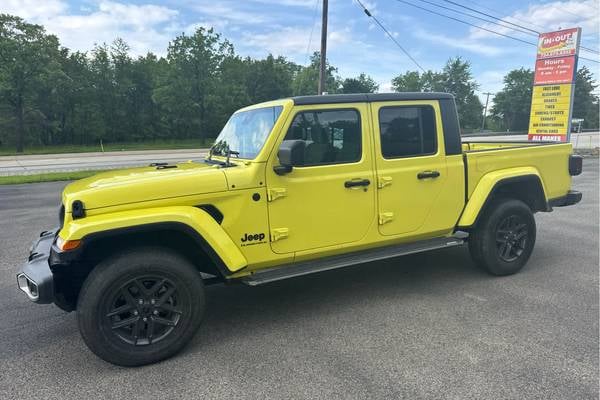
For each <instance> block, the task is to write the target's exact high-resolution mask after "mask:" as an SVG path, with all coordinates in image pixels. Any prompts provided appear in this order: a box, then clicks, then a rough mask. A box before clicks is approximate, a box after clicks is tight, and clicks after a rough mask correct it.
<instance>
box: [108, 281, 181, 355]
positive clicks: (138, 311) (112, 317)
mask: <svg viewBox="0 0 600 400" xmlns="http://www.w3.org/2000/svg"><path fill="white" fill-rule="evenodd" d="M107 304H109V309H108V310H107V311H108V312H107V313H106V321H105V322H106V324H107V326H108V327H110V329H111V330H112V332H113V333H114V334H115V335H116V336H117V337H119V338H120V339H121V340H123V341H124V342H126V343H128V344H132V345H135V346H144V345H149V344H152V343H157V342H160V341H161V340H163V339H164V338H166V337H167V336H168V335H169V334H170V333H171V332H173V330H174V328H175V327H176V326H177V324H178V323H179V321H180V319H181V318H182V317H183V311H182V310H181V309H180V308H178V303H177V286H176V285H175V283H173V282H172V281H171V280H169V279H166V278H164V277H160V276H143V277H139V278H134V279H131V280H130V281H128V282H126V283H125V284H124V285H123V286H122V287H120V288H119V290H118V291H117V292H116V293H115V294H114V295H113V296H112V299H110V300H109V301H108V302H107Z"/></svg>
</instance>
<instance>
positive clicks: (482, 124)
mask: <svg viewBox="0 0 600 400" xmlns="http://www.w3.org/2000/svg"><path fill="white" fill-rule="evenodd" d="M484 94H485V95H486V97H485V108H484V109H483V117H482V118H481V132H483V130H484V129H485V116H486V115H487V107H488V101H489V100H490V95H493V94H494V93H489V92H485V93H484Z"/></svg>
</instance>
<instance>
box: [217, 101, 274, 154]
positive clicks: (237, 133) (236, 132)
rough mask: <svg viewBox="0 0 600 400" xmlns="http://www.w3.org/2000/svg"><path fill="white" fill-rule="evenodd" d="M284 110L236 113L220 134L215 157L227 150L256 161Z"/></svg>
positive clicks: (259, 109)
mask: <svg viewBox="0 0 600 400" xmlns="http://www.w3.org/2000/svg"><path fill="white" fill-rule="evenodd" d="M282 110H283V107H282V106H275V107H264V108H257V109H254V110H248V111H239V112H236V113H235V114H233V115H232V116H231V118H229V121H227V123H226V124H225V126H224V127H223V130H221V133H219V136H218V137H217V139H216V141H215V144H220V146H218V147H215V149H216V150H215V152H214V154H215V155H223V156H225V155H226V154H221V153H220V152H225V150H223V149H225V148H227V147H228V148H229V150H231V152H232V153H234V154H236V153H239V154H236V155H238V157H239V158H246V159H254V158H256V156H257V155H258V152H259V151H260V150H261V149H262V148H263V146H264V144H265V141H266V140H267V137H268V136H269V133H270V132H271V130H272V129H273V126H274V125H275V122H277V118H279V115H280V114H281V111H282Z"/></svg>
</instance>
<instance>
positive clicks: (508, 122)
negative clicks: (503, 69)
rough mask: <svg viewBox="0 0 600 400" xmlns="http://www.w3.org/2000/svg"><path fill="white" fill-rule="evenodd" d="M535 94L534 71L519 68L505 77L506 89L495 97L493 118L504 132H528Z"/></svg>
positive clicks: (492, 110)
mask: <svg viewBox="0 0 600 400" xmlns="http://www.w3.org/2000/svg"><path fill="white" fill-rule="evenodd" d="M532 92H533V71H531V70H530V69H525V68H519V69H515V70H512V71H510V72H509V73H508V74H507V75H506V76H505V77H504V87H503V88H502V90H501V91H500V92H498V93H496V95H495V96H494V105H493V107H492V109H491V113H490V114H491V115H492V117H493V118H494V119H495V120H497V121H499V122H500V124H501V126H502V128H503V130H506V129H508V130H511V131H526V130H527V129H528V127H529V110H530V109H531V95H532Z"/></svg>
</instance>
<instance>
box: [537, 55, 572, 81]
mask: <svg viewBox="0 0 600 400" xmlns="http://www.w3.org/2000/svg"><path fill="white" fill-rule="evenodd" d="M574 76H575V57H574V56H569V57H558V58H545V59H540V60H537V61H536V62H535V78H534V80H533V84H534V85H555V84H559V83H571V82H573V79H574Z"/></svg>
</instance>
